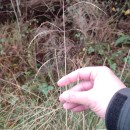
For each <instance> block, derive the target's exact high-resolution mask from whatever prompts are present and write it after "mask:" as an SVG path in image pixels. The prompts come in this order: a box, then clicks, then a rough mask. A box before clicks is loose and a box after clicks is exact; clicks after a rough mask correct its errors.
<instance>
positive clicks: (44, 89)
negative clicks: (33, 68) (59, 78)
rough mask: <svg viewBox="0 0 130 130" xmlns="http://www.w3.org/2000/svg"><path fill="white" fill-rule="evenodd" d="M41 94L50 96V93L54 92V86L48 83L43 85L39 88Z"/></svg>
mask: <svg viewBox="0 0 130 130" xmlns="http://www.w3.org/2000/svg"><path fill="white" fill-rule="evenodd" d="M38 90H39V92H41V93H43V94H45V95H48V93H49V91H51V90H54V87H53V86H49V85H48V84H47V83H43V84H41V85H40V86H39V88H38Z"/></svg>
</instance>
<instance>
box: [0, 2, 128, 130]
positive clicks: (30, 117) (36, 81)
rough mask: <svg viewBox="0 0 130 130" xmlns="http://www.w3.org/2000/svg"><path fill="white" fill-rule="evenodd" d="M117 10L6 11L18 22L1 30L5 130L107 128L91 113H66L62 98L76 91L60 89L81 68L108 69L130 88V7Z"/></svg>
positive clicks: (85, 6) (25, 6) (0, 104)
mask: <svg viewBox="0 0 130 130" xmlns="http://www.w3.org/2000/svg"><path fill="white" fill-rule="evenodd" d="M105 2H107V6H109V8H108V7H107V6H106V3H105ZM0 3H1V1H0ZM6 4H7V5H6ZM111 4H112V3H111V2H110V1H109V2H108V1H104V2H101V1H100V0H99V1H93V0H90V1H87V0H84V1H80V0H77V1H76V0H72V1H69V0H67V1H64V2H63V1H60V0H55V1H53V0H44V1H43V0H29V1H27V2H25V1H22V0H21V1H17V0H16V2H13V1H10V2H7V3H5V4H4V5H3V6H4V7H6V9H9V10H8V11H11V14H12V17H11V19H8V20H7V19H5V18H4V17H3V18H4V21H3V20H2V21H1V24H0V28H1V30H0V86H1V87H0V93H1V94H0V129H10V130H43V129H44V130H65V129H66V130H86V129H87V130H96V129H104V128H105V125H104V121H103V120H101V119H99V118H98V117H97V116H96V115H95V114H94V113H92V112H90V111H87V112H82V113H72V112H68V111H65V110H63V109H62V107H61V105H60V103H59V101H58V97H59V95H60V93H62V92H63V91H64V90H65V89H68V88H69V87H71V86H68V88H65V89H64V88H59V87H58V86H57V84H56V83H57V81H58V79H60V78H61V77H62V76H63V75H65V74H67V73H69V72H71V71H73V70H76V69H78V68H81V67H86V66H93V65H95V66H97V65H107V66H109V67H110V68H111V69H112V70H113V71H114V72H115V73H116V74H117V76H118V77H120V79H121V80H122V81H123V82H124V83H125V84H126V85H127V86H128V87H130V83H129V78H130V71H129V68H130V51H129V45H130V31H129V28H130V26H129V22H128V21H129V13H128V14H127V15H125V13H126V11H127V10H128V9H129V2H128V1H126V3H125V5H126V7H124V6H123V7H122V8H120V10H116V11H115V10H114V8H117V6H118V5H117V4H116V3H115V4H114V7H113V6H112V5H113V4H112V5H111ZM115 5H116V7H115ZM8 7H9V8H8ZM119 7H120V4H119ZM111 9H112V10H111ZM121 9H123V10H124V11H123V13H121V14H120V15H117V13H118V14H119V13H120V11H121ZM1 11H3V7H2V6H1ZM8 11H7V10H6V14H8V13H10V12H8ZM113 11H114V12H113ZM127 12H128V11H127ZM0 13H2V12H0ZM1 16H4V13H2V14H1ZM118 16H119V17H118ZM124 16H125V17H124ZM120 25H122V26H120Z"/></svg>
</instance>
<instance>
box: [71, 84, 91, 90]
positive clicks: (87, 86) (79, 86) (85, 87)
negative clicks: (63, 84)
mask: <svg viewBox="0 0 130 130" xmlns="http://www.w3.org/2000/svg"><path fill="white" fill-rule="evenodd" d="M92 87H93V84H92V83H91V82H81V83H79V84H77V85H76V86H74V87H73V88H70V89H69V91H87V90H89V89H91V88H92Z"/></svg>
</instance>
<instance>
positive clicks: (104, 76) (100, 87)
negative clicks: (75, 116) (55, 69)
mask: <svg viewBox="0 0 130 130" xmlns="http://www.w3.org/2000/svg"><path fill="white" fill-rule="evenodd" d="M78 81H79V83H78V84H77V85H75V86H74V87H72V88H70V89H69V90H67V91H65V92H63V93H62V94H61V95H60V97H59V100H60V102H61V103H62V104H63V107H64V109H68V110H71V111H73V112H80V111H84V110H87V109H90V110H92V111H93V112H95V113H96V114H97V115H98V116H99V117H101V118H105V113H106V109H107V107H108V104H109V102H110V100H111V98H112V97H113V95H114V94H115V93H116V92H117V91H119V90H120V89H123V88H126V86H125V85H124V84H123V83H122V82H121V81H120V79H119V78H118V77H117V76H116V75H115V74H114V73H113V72H112V71H111V70H110V69H109V68H108V67H106V66H98V67H85V68H81V69H78V70H76V71H74V72H72V73H70V74H68V75H66V76H64V77H63V78H61V79H60V80H59V81H58V82H57V84H58V86H60V87H64V86H67V85H69V84H71V83H73V82H78Z"/></svg>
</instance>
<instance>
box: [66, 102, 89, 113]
mask: <svg viewBox="0 0 130 130" xmlns="http://www.w3.org/2000/svg"><path fill="white" fill-rule="evenodd" d="M63 107H64V109H67V110H71V111H73V112H81V111H84V110H87V109H88V107H87V106H84V105H79V104H73V103H64V104H63Z"/></svg>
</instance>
